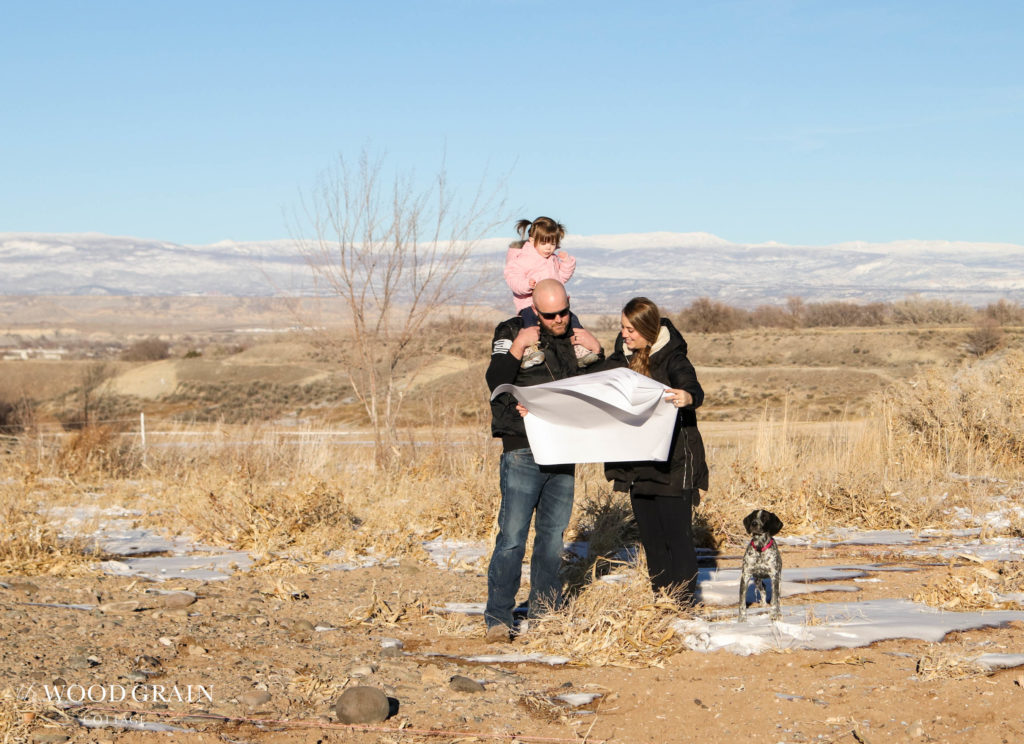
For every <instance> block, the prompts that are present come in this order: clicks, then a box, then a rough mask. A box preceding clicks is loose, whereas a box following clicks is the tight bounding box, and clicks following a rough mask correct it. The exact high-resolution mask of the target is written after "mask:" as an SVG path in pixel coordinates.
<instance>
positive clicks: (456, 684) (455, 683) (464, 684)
mask: <svg viewBox="0 0 1024 744" xmlns="http://www.w3.org/2000/svg"><path fill="white" fill-rule="evenodd" d="M448 686H449V687H450V688H452V689H453V690H455V691H456V692H483V691H484V686H483V685H482V684H480V683H479V682H477V681H476V680H475V679H470V678H469V677H464V676H462V675H461V674H456V675H455V676H454V677H452V678H451V679H450V680H449V681H448Z"/></svg>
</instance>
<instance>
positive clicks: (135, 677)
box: [124, 669, 149, 682]
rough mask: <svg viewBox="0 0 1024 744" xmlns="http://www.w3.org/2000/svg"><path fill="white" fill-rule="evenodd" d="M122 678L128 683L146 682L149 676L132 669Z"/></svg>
mask: <svg viewBox="0 0 1024 744" xmlns="http://www.w3.org/2000/svg"><path fill="white" fill-rule="evenodd" d="M124 678H125V679H126V680H128V681H129V682H147V681H149V675H148V674H146V673H145V672H140V671H139V670H138V669H132V670H131V671H130V672H128V674H126V675H124Z"/></svg>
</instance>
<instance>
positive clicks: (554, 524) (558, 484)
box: [484, 449, 575, 628]
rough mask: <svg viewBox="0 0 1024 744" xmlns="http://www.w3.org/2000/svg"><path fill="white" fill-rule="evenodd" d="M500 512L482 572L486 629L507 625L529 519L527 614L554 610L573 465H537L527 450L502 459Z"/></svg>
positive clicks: (569, 511)
mask: <svg viewBox="0 0 1024 744" xmlns="http://www.w3.org/2000/svg"><path fill="white" fill-rule="evenodd" d="M499 481H500V486H501V508H500V509H499V511H498V537H497V539H496V540H495V541H494V553H492V554H491V564H490V566H489V567H488V569H487V609H486V610H485V611H484V619H485V620H486V621H487V627H491V626H492V625H497V624H499V623H500V624H502V625H507V626H508V627H510V628H511V627H512V611H513V610H514V609H515V605H516V592H517V591H519V581H520V579H521V578H522V571H523V557H524V556H525V555H526V538H527V535H528V534H529V531H530V521H531V520H532V519H534V516H533V515H534V513H536V515H537V516H536V519H535V522H534V533H535V534H534V538H533V557H532V558H531V559H530V599H529V616H530V617H536V616H538V615H541V614H543V613H544V611H545V610H547V609H549V608H552V607H557V606H558V605H559V603H560V602H561V599H562V579H561V576H560V575H559V574H560V569H561V567H562V548H563V543H562V536H563V534H564V533H565V528H566V527H568V526H569V517H570V516H571V515H572V497H573V485H574V481H575V466H574V465H538V464H537V463H536V462H534V460H533V452H532V451H530V450H529V449H518V450H512V451H511V452H505V453H503V454H502V456H501V472H500V478H499Z"/></svg>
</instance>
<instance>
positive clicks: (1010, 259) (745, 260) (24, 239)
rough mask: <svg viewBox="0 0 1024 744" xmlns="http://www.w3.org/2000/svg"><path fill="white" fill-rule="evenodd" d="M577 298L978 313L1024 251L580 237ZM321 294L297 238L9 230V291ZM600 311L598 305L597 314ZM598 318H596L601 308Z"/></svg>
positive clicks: (487, 258) (3, 287)
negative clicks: (195, 240) (924, 305)
mask: <svg viewBox="0 0 1024 744" xmlns="http://www.w3.org/2000/svg"><path fill="white" fill-rule="evenodd" d="M507 243H508V240H507V239H505V238H500V239H499V238H494V239H489V240H485V241H482V242H481V243H480V244H479V246H477V249H476V257H475V259H474V262H475V263H479V264H482V265H484V266H486V267H488V272H489V275H490V276H491V277H492V279H491V280H489V281H486V282H485V283H484V284H485V286H484V287H483V289H482V290H479V291H480V293H481V299H483V300H484V301H487V302H490V303H492V304H494V305H495V306H497V307H504V306H505V305H510V300H509V297H508V291H507V289H506V287H505V284H504V281H503V279H502V278H501V265H502V261H503V259H504V254H505V250H506V246H507ZM564 247H565V249H566V250H567V251H569V252H570V253H571V254H572V255H574V256H576V258H577V260H578V267H577V271H576V275H575V276H574V277H573V279H572V280H571V281H570V283H569V285H568V286H569V290H570V293H571V294H572V296H573V297H574V298H575V300H576V304H577V306H581V305H582V306H583V307H585V308H586V307H587V306H590V307H593V306H595V305H607V304H613V305H615V304H621V302H622V301H623V300H624V299H628V298H629V297H631V296H633V295H636V294H646V295H649V296H650V297H652V298H654V299H656V300H657V301H658V302H659V303H660V304H663V305H665V306H666V307H682V306H684V305H686V304H688V303H689V302H690V301H692V300H693V299H695V298H697V297H701V296H709V297H712V298H715V299H718V300H721V301H724V302H728V303H730V304H734V305H739V306H744V307H753V306H755V305H759V304H779V303H782V302H783V301H784V300H785V298H787V297H790V296H799V297H802V298H803V299H804V300H806V301H808V302H821V301H827V300H852V301H860V302H868V301H887V300H895V299H900V298H902V297H905V296H907V295H910V294H921V295H927V296H941V297H944V298H948V299H953V300H960V301H964V302H967V303H969V304H972V305H984V304H987V303H988V302H994V301H995V300H997V299H999V298H1006V299H1009V300H1013V301H1016V302H1024V246H1019V245H1012V244H993V243H965V242H946V241H900V242H893V243H863V242H850V243H841V244H836V245H828V246H794V245H784V244H779V243H762V244H755V245H744V244H737V243H730V242H729V241H726V240H723V239H721V238H719V237H716V236H714V235H710V234H707V233H639V234H631V235H594V236H573V237H571V238H570V239H569V240H567V241H566V243H565V246H564ZM311 292H312V282H311V280H310V274H309V268H308V266H307V265H306V262H305V260H304V258H303V256H302V255H301V253H300V252H299V251H298V249H297V247H296V246H295V244H294V243H293V242H292V241H287V240H282V241H266V242H249V243H238V242H232V241H224V242H220V243H214V244H212V245H205V246H191V245H178V244H175V243H169V242H166V241H160V240H151V239H145V238H131V237H116V236H110V235H102V234H96V233H82V234H46V233H0V294H9V295H10V294H14V295H17V294H31V295H97V294H101V295H137V296H180V295H226V296H243V297H244V296H256V297H259V296H272V295H283V294H309V293H311ZM588 309H589V308H588ZM591 311H592V310H591Z"/></svg>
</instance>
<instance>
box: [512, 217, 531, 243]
mask: <svg viewBox="0 0 1024 744" xmlns="http://www.w3.org/2000/svg"><path fill="white" fill-rule="evenodd" d="M531 227H533V223H532V222H531V221H530V220H519V222H517V223H516V232H517V233H519V237H520V238H522V239H523V240H526V237H527V233H528V231H529V229H530V228H531Z"/></svg>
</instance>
